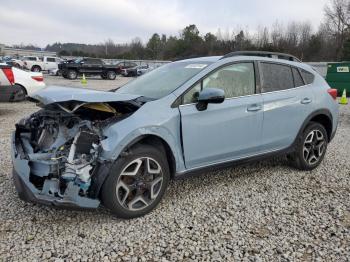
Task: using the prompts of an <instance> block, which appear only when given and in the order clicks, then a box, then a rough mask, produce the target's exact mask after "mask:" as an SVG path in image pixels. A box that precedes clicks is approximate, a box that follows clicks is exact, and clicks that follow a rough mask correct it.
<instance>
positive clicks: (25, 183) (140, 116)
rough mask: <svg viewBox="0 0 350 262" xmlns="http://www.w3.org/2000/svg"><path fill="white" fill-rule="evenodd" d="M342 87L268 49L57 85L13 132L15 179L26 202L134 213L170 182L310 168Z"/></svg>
mask: <svg viewBox="0 0 350 262" xmlns="http://www.w3.org/2000/svg"><path fill="white" fill-rule="evenodd" d="M336 95H337V93H336V90H334V89H330V88H329V86H328V85H327V83H326V82H325V80H324V79H323V78H322V77H321V76H320V75H319V74H317V73H316V72H315V71H314V70H313V69H312V68H311V67H309V66H308V65H305V64H303V63H300V62H299V61H298V60H297V59H296V58H295V57H293V56H290V55H286V54H279V53H267V52H235V53H230V54H228V55H225V56H223V57H204V58H196V59H190V60H183V61H178V62H174V63H169V64H166V65H164V66H162V67H160V68H158V69H155V70H154V71H152V72H150V73H148V74H146V75H144V76H142V77H140V78H138V79H136V80H134V81H132V82H130V83H128V84H126V85H125V86H123V87H121V88H120V89H118V90H112V91H109V92H103V91H94V90H86V89H78V88H65V87H54V86H52V87H48V88H46V89H44V90H42V91H40V92H38V93H36V94H34V95H33V96H32V97H31V98H30V99H31V100H32V101H34V102H36V103H38V105H39V106H40V107H41V108H42V109H41V110H39V111H38V112H36V113H34V114H32V115H31V116H29V117H27V118H25V119H22V120H21V121H19V123H17V125H16V131H15V132H14V133H13V139H12V161H13V177H14V183H15V186H16V189H17V191H18V193H19V196H20V198H22V199H23V200H26V201H31V202H36V203H41V204H46V205H52V206H59V207H73V208H74V207H75V208H97V207H99V206H100V205H103V206H105V207H107V208H108V209H110V210H111V211H112V212H113V213H114V214H116V215H117V216H119V217H122V218H134V217H138V216H142V215H144V214H146V213H148V212H150V211H151V210H152V209H154V208H155V207H156V205H157V204H158V203H159V202H160V200H161V198H162V197H163V195H164V193H165V191H166V188H167V185H168V182H169V180H170V179H172V178H177V177H181V176H185V175H188V174H192V173H198V172H204V171H205V170H208V169H212V168H216V167H227V166H230V165H232V164H233V163H238V162H243V161H244V162H245V161H247V160H256V159H260V158H261V157H266V156H271V155H275V154H285V155H286V156H287V157H288V159H289V161H290V162H291V163H292V164H293V165H294V166H295V167H297V168H299V169H301V170H311V169H314V168H315V167H317V166H318V165H319V164H320V163H321V161H322V160H323V158H324V156H325V153H326V149H327V144H328V143H329V142H330V141H331V140H332V138H333V136H334V135H335V132H336V128H337V122H338V105H337V103H336V100H335V99H336Z"/></svg>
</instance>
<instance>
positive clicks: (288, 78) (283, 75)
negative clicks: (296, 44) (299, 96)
mask: <svg viewBox="0 0 350 262" xmlns="http://www.w3.org/2000/svg"><path fill="white" fill-rule="evenodd" d="M261 71H262V80H263V81H262V82H263V84H262V92H263V93H267V92H274V91H280V90H285V89H290V88H294V81H293V75H292V69H291V67H290V66H286V65H280V64H272V63H261Z"/></svg>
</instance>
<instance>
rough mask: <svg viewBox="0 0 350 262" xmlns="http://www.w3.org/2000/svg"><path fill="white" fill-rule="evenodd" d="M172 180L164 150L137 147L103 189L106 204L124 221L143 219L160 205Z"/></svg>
mask: <svg viewBox="0 0 350 262" xmlns="http://www.w3.org/2000/svg"><path fill="white" fill-rule="evenodd" d="M169 179H170V172H169V166H168V163H167V159H166V157H165V153H164V150H162V149H158V148H155V147H152V146H149V145H144V144H140V145H137V146H135V147H133V148H131V149H130V152H128V154H127V155H126V156H122V157H119V158H118V159H117V160H116V162H115V163H114V165H113V166H112V168H111V172H110V174H109V176H108V177H107V179H106V181H105V182H104V184H103V187H102V191H101V199H102V203H103V205H104V206H105V207H107V208H108V209H110V210H111V212H112V213H113V214H115V215H116V216H118V217H121V218H126V219H131V218H136V217H140V216H143V215H145V214H147V213H149V212H151V211H152V210H153V209H154V208H155V207H156V206H157V205H158V204H159V202H160V201H161V199H162V197H163V195H164V193H165V191H166V188H167V186H168V182H169Z"/></svg>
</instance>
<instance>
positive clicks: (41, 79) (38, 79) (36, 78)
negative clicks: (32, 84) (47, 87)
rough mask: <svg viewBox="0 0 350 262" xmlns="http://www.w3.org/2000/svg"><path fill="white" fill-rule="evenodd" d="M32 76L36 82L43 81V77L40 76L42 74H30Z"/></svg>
mask: <svg viewBox="0 0 350 262" xmlns="http://www.w3.org/2000/svg"><path fill="white" fill-rule="evenodd" d="M32 78H33V79H34V80H36V81H38V82H42V81H44V77H42V76H32Z"/></svg>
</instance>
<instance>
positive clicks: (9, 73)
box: [2, 67, 15, 85]
mask: <svg viewBox="0 0 350 262" xmlns="http://www.w3.org/2000/svg"><path fill="white" fill-rule="evenodd" d="M2 71H3V72H4V74H5V76H6V77H7V80H9V82H10V84H11V85H13V84H14V83H15V77H14V75H13V72H12V68H11V67H8V68H3V69H2Z"/></svg>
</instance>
